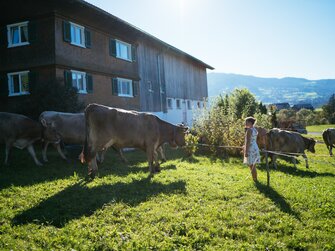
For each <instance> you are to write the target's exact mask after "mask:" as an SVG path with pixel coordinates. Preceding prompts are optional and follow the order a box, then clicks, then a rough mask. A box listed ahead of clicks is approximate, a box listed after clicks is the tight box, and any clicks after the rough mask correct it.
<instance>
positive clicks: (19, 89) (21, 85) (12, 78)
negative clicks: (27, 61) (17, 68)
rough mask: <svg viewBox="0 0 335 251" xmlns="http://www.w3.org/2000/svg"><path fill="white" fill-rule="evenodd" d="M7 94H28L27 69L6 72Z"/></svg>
mask: <svg viewBox="0 0 335 251" xmlns="http://www.w3.org/2000/svg"><path fill="white" fill-rule="evenodd" d="M7 76H8V90H9V95H8V96H18V95H26V94H29V71H21V72H13V73H8V74H7Z"/></svg>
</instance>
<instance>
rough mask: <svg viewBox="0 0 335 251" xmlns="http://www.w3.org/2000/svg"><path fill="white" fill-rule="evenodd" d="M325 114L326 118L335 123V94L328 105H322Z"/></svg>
mask: <svg viewBox="0 0 335 251" xmlns="http://www.w3.org/2000/svg"><path fill="white" fill-rule="evenodd" d="M322 109H323V114H324V117H325V118H326V119H328V121H329V122H330V123H332V124H334V123H335V94H333V95H331V96H330V98H329V101H328V103H327V104H326V105H324V106H323V107H322Z"/></svg>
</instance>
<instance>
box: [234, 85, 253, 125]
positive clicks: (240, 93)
mask: <svg viewBox="0 0 335 251" xmlns="http://www.w3.org/2000/svg"><path fill="white" fill-rule="evenodd" d="M230 107H231V110H232V112H233V113H234V115H235V118H237V119H242V118H244V117H248V116H253V115H254V114H255V113H256V110H257V107H258V104H257V102H256V98H255V96H254V95H253V94H252V93H251V92H250V91H249V90H248V89H235V90H234V91H233V92H232V94H231V98H230Z"/></svg>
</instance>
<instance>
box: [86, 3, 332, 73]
mask: <svg viewBox="0 0 335 251" xmlns="http://www.w3.org/2000/svg"><path fill="white" fill-rule="evenodd" d="M87 1H88V2H90V3H92V4H94V5H96V6H98V7H100V8H102V9H104V10H106V11H108V12H109V13H111V14H113V15H115V16H117V17H119V18H121V19H123V20H125V21H127V22H129V23H131V24H133V25H135V26H136V27H138V28H140V29H142V30H144V31H146V32H148V33H150V34H151V35H154V36H156V37H158V38H159V39H161V40H163V41H165V42H167V43H169V44H171V45H173V46H175V47H177V48H179V49H181V50H183V51H185V52H187V53H189V54H191V55H192V56H195V57H196V58H199V59H200V60H203V61H204V62H206V63H207V64H209V65H212V66H213V67H214V68H215V70H214V71H215V72H225V73H237V74H246V75H254V76H260V77H286V76H290V77H304V78H309V79H321V78H335V0H276V1H275V0H140V1H138V0H122V1H116V0H114V1H111V0H109V1H107V0H87ZM209 72H211V71H209Z"/></svg>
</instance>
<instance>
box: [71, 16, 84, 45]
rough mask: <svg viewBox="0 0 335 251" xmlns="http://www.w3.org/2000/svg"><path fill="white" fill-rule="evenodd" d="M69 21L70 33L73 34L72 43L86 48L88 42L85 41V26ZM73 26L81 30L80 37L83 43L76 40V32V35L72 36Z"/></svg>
mask: <svg viewBox="0 0 335 251" xmlns="http://www.w3.org/2000/svg"><path fill="white" fill-rule="evenodd" d="M69 23H70V34H71V35H70V37H71V42H70V43H71V44H72V45H76V46H79V47H82V48H86V46H85V42H86V41H85V27H84V26H82V25H79V24H76V23H72V22H69ZM72 27H73V28H76V29H79V30H80V38H81V42H82V43H81V44H80V43H77V42H75V41H74V37H75V34H74V36H72ZM74 33H75V32H74Z"/></svg>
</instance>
